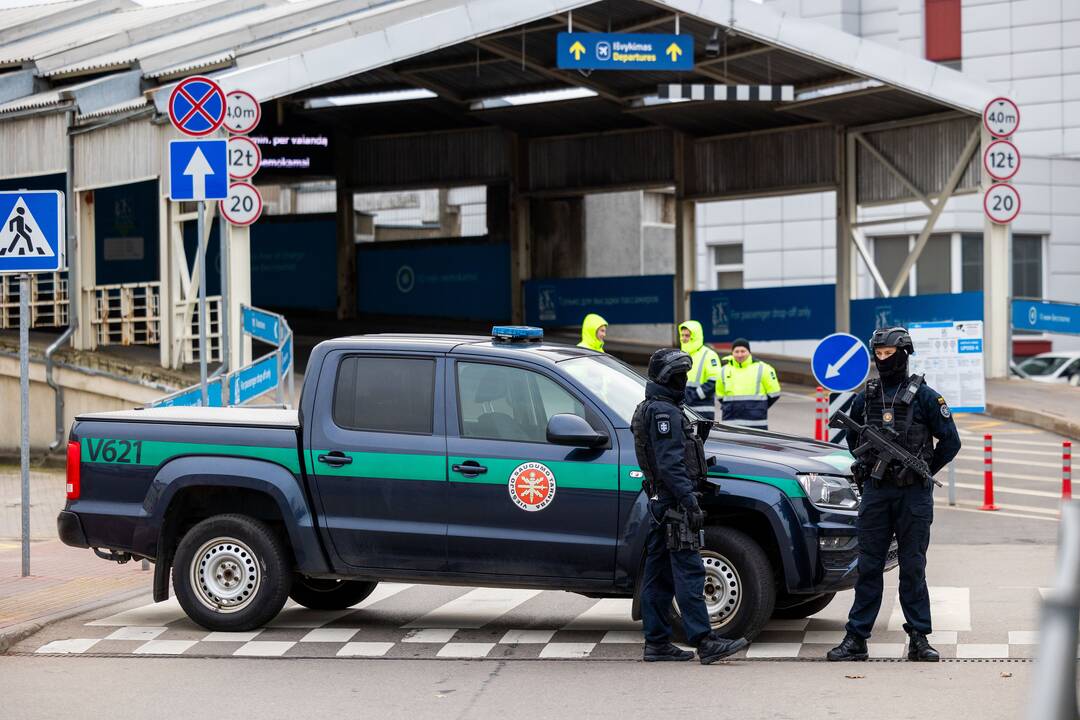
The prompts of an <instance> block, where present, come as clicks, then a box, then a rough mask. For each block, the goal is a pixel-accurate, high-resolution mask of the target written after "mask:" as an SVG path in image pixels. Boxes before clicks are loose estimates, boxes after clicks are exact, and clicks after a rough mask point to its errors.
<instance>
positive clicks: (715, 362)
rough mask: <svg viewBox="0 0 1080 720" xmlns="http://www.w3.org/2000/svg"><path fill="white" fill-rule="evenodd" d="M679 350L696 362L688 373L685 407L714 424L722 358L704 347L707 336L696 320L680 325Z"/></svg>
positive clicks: (706, 346)
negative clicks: (712, 421)
mask: <svg viewBox="0 0 1080 720" xmlns="http://www.w3.org/2000/svg"><path fill="white" fill-rule="evenodd" d="M679 346H680V349H681V350H682V351H683V352H684V353H686V354H687V355H689V356H690V359H691V360H693V361H694V366H693V367H691V368H690V372H689V373H687V375H688V381H687V383H686V393H685V394H686V404H687V406H688V407H689V408H690V409H691V410H693V411H694V412H696V413H697V414H698V415H700V416H702V417H703V418H705V419H706V420H715V419H716V405H715V403H716V393H717V387H716V385H717V383H719V382H720V378H721V366H720V356H719V355H718V354H717V353H716V351H715V350H713V349H712V348H711V347H709V346H708V345H706V344H705V332H704V331H703V330H702V329H701V323H699V322H698V321H697V320H687V321H686V322H684V323H683V324H682V325H679Z"/></svg>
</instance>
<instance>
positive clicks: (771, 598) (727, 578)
mask: <svg viewBox="0 0 1080 720" xmlns="http://www.w3.org/2000/svg"><path fill="white" fill-rule="evenodd" d="M701 560H702V562H703V563H704V565H705V606H706V608H707V609H708V611H709V623H710V625H711V626H712V629H713V632H715V633H716V634H718V635H720V636H721V637H725V638H729V639H736V638H746V639H747V640H749V641H751V642H753V640H754V638H755V637H757V635H758V633H760V632H761V629H762V628H763V627H765V623H767V622H768V621H769V618H770V617H771V616H772V613H773V606H774V605H775V604H776V582H775V581H774V579H773V569H772V565H771V564H770V563H769V558H768V557H767V556H766V555H765V551H764V550H762V549H761V547H760V546H759V545H758V544H757V543H756V542H754V541H753V540H752V539H751V538H750V536H748V535H747V534H746V533H743V532H740V531H739V530H735V529H733V528H728V527H719V526H713V527H707V528H705V547H704V548H702V549H701ZM681 619H682V618H681V617H680V615H679V612H678V605H676V606H675V613H674V617H673V620H674V621H675V622H674V623H673V625H675V626H676V627H675V629H676V630H677V632H678V634H679V635H680V636H682V637H685V635H684V633H683V629H682V622H681Z"/></svg>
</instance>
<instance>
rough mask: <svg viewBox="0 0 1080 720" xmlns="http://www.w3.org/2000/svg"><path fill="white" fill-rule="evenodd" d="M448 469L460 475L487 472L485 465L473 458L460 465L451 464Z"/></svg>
mask: <svg viewBox="0 0 1080 720" xmlns="http://www.w3.org/2000/svg"><path fill="white" fill-rule="evenodd" d="M450 469H451V470H453V471H454V472H456V473H461V474H462V475H483V474H484V473H486V472H487V468H486V467H484V466H483V465H480V464H479V463H477V462H475V461H473V460H469V461H468V462H465V463H463V464H461V465H453V466H451V468H450Z"/></svg>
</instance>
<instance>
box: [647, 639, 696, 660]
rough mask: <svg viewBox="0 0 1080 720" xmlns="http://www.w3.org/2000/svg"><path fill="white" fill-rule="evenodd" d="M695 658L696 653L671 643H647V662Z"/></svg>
mask: <svg viewBox="0 0 1080 720" xmlns="http://www.w3.org/2000/svg"><path fill="white" fill-rule="evenodd" d="M693 659H694V653H692V652H691V651H689V650H683V649H682V648H680V647H677V646H675V645H672V644H671V643H651V642H646V643H645V662H684V661H686V660H693Z"/></svg>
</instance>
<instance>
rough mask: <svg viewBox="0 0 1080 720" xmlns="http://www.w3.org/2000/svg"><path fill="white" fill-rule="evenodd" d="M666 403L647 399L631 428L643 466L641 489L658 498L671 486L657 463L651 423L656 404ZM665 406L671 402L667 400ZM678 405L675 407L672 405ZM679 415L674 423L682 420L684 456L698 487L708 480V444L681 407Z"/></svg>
mask: <svg viewBox="0 0 1080 720" xmlns="http://www.w3.org/2000/svg"><path fill="white" fill-rule="evenodd" d="M656 402H663V401H659V400H657V399H655V398H654V399H651V400H650V399H645V400H642V401H641V403H639V404H638V406H637V409H636V410H634V418H633V420H631V422H630V429H631V431H632V432H633V433H634V454H635V455H637V461H638V466H639V467H640V468H641V472H642V475H643V477H642V479H641V489H642V490H644V491H645V494H646V495H647V496H649V497H651V498H652V497H658V496H659V495H660V493H661V492H666V491H667V486H666V485H665V484H664V482H663V480H662V479H661V478H660V472H659V470H658V468H657V463H656V449H655V448H654V447H653V444H652V432H651V426H652V423H653V407H652V406H653V403H656ZM664 404H665V405H670V403H666V402H664ZM672 407H674V406H672ZM675 411H676V414H677V415H678V417H672V418H671V420H672V422H680V421H681V422H682V428H683V456H684V458H685V462H686V473H687V475H689V476H690V480H691V481H692V482H693V483H694V485H695V486H697V485H700V484H701V483H702V482H703V481H704V480H705V475H706V473H707V471H708V464H707V462H706V460H705V444H704V443H703V442H702V441H701V439H700V438H699V437H698V436H697V434H696V433H695V432H694V426H693V424H691V422H690V421H689V420H688V419H687V417H686V415H685V414H683V413H682V412H681V411H680V410H679V409H678V408H675Z"/></svg>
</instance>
